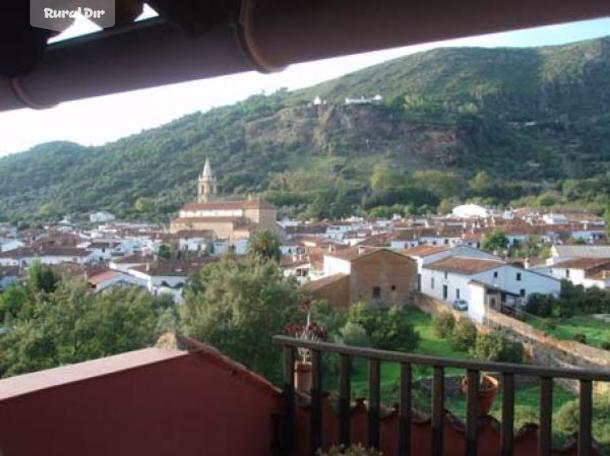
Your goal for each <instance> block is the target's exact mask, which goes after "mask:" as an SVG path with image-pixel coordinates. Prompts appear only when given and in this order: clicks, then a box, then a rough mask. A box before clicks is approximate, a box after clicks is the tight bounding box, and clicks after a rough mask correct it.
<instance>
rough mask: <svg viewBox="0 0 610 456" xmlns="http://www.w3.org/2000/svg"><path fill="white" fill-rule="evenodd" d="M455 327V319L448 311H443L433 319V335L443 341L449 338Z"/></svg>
mask: <svg viewBox="0 0 610 456" xmlns="http://www.w3.org/2000/svg"><path fill="white" fill-rule="evenodd" d="M454 327H455V317H454V316H453V312H451V311H450V310H443V311H442V312H441V313H440V314H438V315H437V316H436V317H434V333H435V334H436V335H437V336H438V337H441V338H443V339H445V338H447V337H449V336H450V335H451V333H452V332H453V328H454Z"/></svg>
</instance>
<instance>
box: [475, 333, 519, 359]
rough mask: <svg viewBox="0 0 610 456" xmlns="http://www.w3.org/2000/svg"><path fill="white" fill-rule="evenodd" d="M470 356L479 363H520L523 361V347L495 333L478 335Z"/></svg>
mask: <svg viewBox="0 0 610 456" xmlns="http://www.w3.org/2000/svg"><path fill="white" fill-rule="evenodd" d="M471 354H472V356H473V357H474V358H476V359H478V360H481V361H499V362H507V363H520V362H522V361H523V345H521V344H520V343H519V342H513V341H511V340H510V339H507V338H506V337H504V336H503V335H502V334H501V333H499V332H497V331H496V332H492V333H489V334H479V336H478V337H477V340H476V343H475V345H474V349H473V350H471Z"/></svg>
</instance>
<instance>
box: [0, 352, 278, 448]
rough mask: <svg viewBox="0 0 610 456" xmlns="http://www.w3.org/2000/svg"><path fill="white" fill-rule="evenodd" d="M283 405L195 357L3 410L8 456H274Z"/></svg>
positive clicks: (36, 396) (1, 431)
mask: <svg viewBox="0 0 610 456" xmlns="http://www.w3.org/2000/svg"><path fill="white" fill-rule="evenodd" d="M277 400H278V396H277V393H275V392H274V391H273V390H272V389H271V388H270V387H267V388H266V387H264V385H263V386H261V385H260V384H257V383H256V382H252V381H249V378H244V375H243V373H241V372H236V371H231V369H226V368H223V367H222V365H219V363H214V362H209V360H207V359H206V358H205V356H204V355H201V354H197V353H190V354H188V355H185V356H180V357H177V358H173V359H170V360H167V361H163V362H160V363H157V364H149V365H145V366H142V367H138V368H134V369H132V370H127V371H122V372H118V373H113V374H111V375H106V376H104V377H97V378H93V379H89V380H83V381H80V382H76V383H71V384H68V385H63V386H59V387H55V388H52V389H48V390H41V391H36V392H33V393H29V394H26V395H23V396H18V397H14V398H10V399H7V400H4V401H2V402H0V454H2V456H36V455H45V456H54V455H57V456H59V455H61V456H72V455H74V456H85V455H86V456H98V455H99V456H102V455H104V456H108V455H119V456H120V455H129V456H137V455H146V456H154V455H179V456H188V455H197V456H201V455H205V456H214V455H223V456H224V455H248V456H252V455H269V454H270V453H271V445H272V413H273V412H274V410H275V407H276V404H277Z"/></svg>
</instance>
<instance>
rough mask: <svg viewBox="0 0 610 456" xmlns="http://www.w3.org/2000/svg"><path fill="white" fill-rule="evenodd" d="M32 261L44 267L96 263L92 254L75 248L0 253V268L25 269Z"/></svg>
mask: <svg viewBox="0 0 610 456" xmlns="http://www.w3.org/2000/svg"><path fill="white" fill-rule="evenodd" d="M34 260H38V261H40V262H41V263H42V264H46V265H56V264H61V263H76V264H90V263H94V262H95V261H97V260H96V258H95V256H94V254H93V253H92V252H90V251H89V250H86V249H80V248H76V247H54V246H41V247H37V248H34V247H20V248H18V249H14V250H9V251H8V252H1V253H0V266H21V267H27V266H29V265H31V264H32V262H33V261H34Z"/></svg>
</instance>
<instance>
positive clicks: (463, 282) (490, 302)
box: [421, 256, 561, 322]
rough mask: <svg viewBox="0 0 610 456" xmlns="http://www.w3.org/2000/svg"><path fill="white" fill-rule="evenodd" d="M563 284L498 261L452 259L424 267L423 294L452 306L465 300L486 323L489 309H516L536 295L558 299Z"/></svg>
mask: <svg viewBox="0 0 610 456" xmlns="http://www.w3.org/2000/svg"><path fill="white" fill-rule="evenodd" d="M560 289H561V281H560V280H558V279H555V278H552V277H549V276H546V275H544V274H540V273H537V272H534V271H531V270H527V269H521V268H518V267H515V266H513V265H510V264H508V263H506V262H504V261H501V260H498V259H489V258H474V257H463V256H449V257H446V258H443V259H441V260H438V261H434V262H430V263H427V264H424V266H423V267H422V272H421V291H422V292H423V293H424V294H426V295H429V296H432V297H434V298H436V299H438V300H442V301H445V302H447V303H448V305H449V304H451V303H453V302H455V301H458V300H463V301H466V303H467V304H468V310H467V311H468V316H469V317H470V318H472V319H473V320H475V321H477V322H482V321H483V318H484V317H485V313H486V310H487V308H488V307H491V308H496V309H500V308H501V307H502V306H508V307H515V306H516V305H518V304H519V303H521V302H523V301H525V300H526V299H527V297H528V296H530V295H531V294H533V293H540V294H550V295H554V296H558V295H559V292H560Z"/></svg>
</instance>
